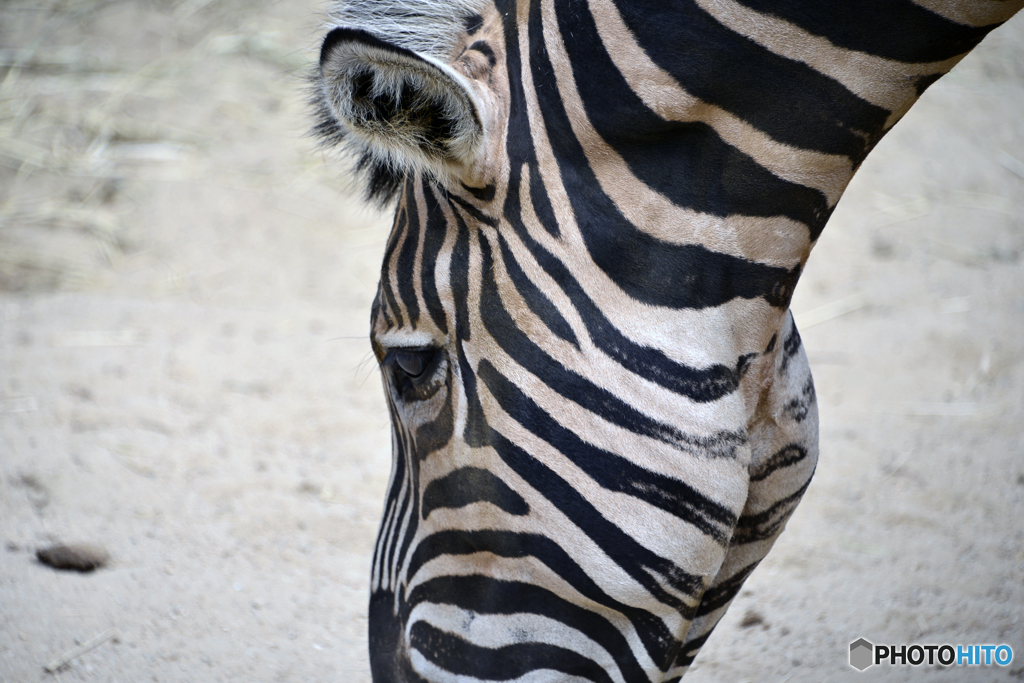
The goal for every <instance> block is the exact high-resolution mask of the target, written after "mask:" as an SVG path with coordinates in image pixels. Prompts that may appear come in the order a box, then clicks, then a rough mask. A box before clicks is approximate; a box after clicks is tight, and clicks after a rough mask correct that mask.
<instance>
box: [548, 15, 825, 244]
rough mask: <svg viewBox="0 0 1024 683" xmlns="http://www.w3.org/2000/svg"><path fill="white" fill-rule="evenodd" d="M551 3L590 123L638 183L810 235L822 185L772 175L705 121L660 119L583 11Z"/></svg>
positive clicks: (721, 212) (675, 198)
mask: <svg viewBox="0 0 1024 683" xmlns="http://www.w3.org/2000/svg"><path fill="white" fill-rule="evenodd" d="M556 7H557V8H558V9H557V11H558V19H559V24H560V26H561V32H562V39H563V41H564V43H565V48H566V50H567V51H568V53H569V59H570V62H571V63H572V67H573V73H574V74H575V76H576V79H575V80H576V87H577V89H578V90H579V94H580V98H581V99H582V101H583V105H584V107H585V108H586V111H587V116H588V118H589V119H590V123H591V125H593V126H594V129H595V130H596V131H597V132H598V133H599V134H600V135H601V137H602V138H604V140H605V142H607V143H608V144H609V145H611V146H612V148H613V149H615V151H616V152H618V153H619V154H620V155H621V156H622V157H623V159H624V160H625V161H626V163H627V164H628V165H629V168H630V170H631V171H632V172H633V173H634V174H635V175H636V176H637V177H638V178H639V179H640V180H641V181H643V183H644V184H645V185H647V186H648V187H650V188H652V189H654V190H657V191H658V192H660V193H661V194H663V195H665V196H666V197H668V198H669V199H671V200H672V202H673V203H675V204H677V205H679V206H683V207H687V208H691V209H694V210H696V211H700V212H702V213H709V214H713V215H715V216H722V217H724V216H728V215H734V214H741V215H744V216H785V217H787V218H790V219H792V220H794V221H799V222H801V223H803V224H804V225H806V226H807V227H808V229H809V230H810V232H811V239H812V240H814V239H817V237H818V235H819V234H820V233H821V228H822V227H824V225H825V221H826V219H827V218H828V216H829V215H830V214H831V210H830V207H829V205H828V199H827V198H826V197H825V195H824V194H823V193H822V192H820V191H818V190H815V189H813V188H809V187H806V186H804V185H799V184H797V183H792V182H789V181H786V180H783V179H782V178H780V177H778V176H776V175H774V174H773V173H771V172H770V171H768V170H767V169H765V168H764V167H762V166H760V165H759V164H758V163H757V162H756V161H755V160H754V159H752V158H751V157H749V156H747V155H746V154H744V153H743V152H741V151H739V150H738V149H736V148H735V147H733V146H732V145H730V144H728V143H726V142H725V141H724V140H722V138H721V137H719V135H718V133H717V132H715V130H714V129H713V128H712V127H711V126H709V125H708V124H706V123H703V122H679V121H666V120H664V119H662V118H661V117H660V116H658V115H657V114H655V113H654V112H653V111H651V110H650V109H648V107H647V106H646V105H645V104H644V102H643V101H642V100H641V99H640V98H639V97H638V96H637V95H636V94H635V93H634V92H633V90H632V88H631V87H630V85H629V83H627V81H626V79H625V78H624V77H623V76H622V74H621V73H620V72H619V70H618V68H617V67H616V66H615V63H614V62H613V61H612V58H611V56H609V54H608V52H607V50H606V48H605V46H604V44H603V42H602V41H601V37H600V36H599V35H598V33H597V26H596V24H595V23H594V20H593V17H591V15H590V13H589V12H575V11H572V9H570V7H569V6H568V5H566V4H561V5H557V6H556Z"/></svg>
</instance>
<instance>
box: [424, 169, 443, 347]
mask: <svg viewBox="0 0 1024 683" xmlns="http://www.w3.org/2000/svg"><path fill="white" fill-rule="evenodd" d="M422 185H423V197H424V199H425V200H426V201H425V203H426V211H425V213H426V215H425V216H424V218H425V221H424V222H425V223H426V225H425V227H424V229H423V233H424V234H423V258H422V260H421V266H420V267H421V277H420V282H421V287H422V289H423V301H424V303H425V304H426V307H427V313H429V314H430V319H431V320H433V321H434V325H436V326H437V329H439V330H440V331H441V333H442V334H448V322H447V320H446V316H445V313H444V306H443V305H442V304H441V297H439V296H438V295H437V283H436V282H435V280H434V278H435V275H436V271H435V270H434V268H435V264H436V263H437V255H438V254H439V253H441V247H442V246H443V245H444V239H445V236H446V235H447V233H448V223H447V221H446V220H445V215H444V213H443V212H442V211H441V207H440V206H439V205H438V201H437V197H435V196H434V188H433V186H432V185H431V184H430V183H422Z"/></svg>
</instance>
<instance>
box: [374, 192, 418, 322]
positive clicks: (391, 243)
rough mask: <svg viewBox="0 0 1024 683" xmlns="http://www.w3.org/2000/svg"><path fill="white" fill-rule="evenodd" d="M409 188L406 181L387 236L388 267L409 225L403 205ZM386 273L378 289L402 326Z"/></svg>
mask: <svg viewBox="0 0 1024 683" xmlns="http://www.w3.org/2000/svg"><path fill="white" fill-rule="evenodd" d="M411 188H412V184H411V183H409V182H407V183H406V184H405V189H404V191H403V193H402V201H401V202H400V203H399V205H398V206H399V209H398V213H396V214H395V224H394V225H393V226H392V228H391V234H390V235H389V236H388V244H387V247H386V248H385V249H384V265H385V267H388V268H389V267H390V264H391V260H392V256H393V254H394V253H395V250H396V249H397V248H398V244H399V242H400V241H401V239H402V236H403V235H405V232H406V230H407V229H408V227H409V215H408V213H407V212H406V210H405V206H406V204H408V199H407V197H408V196H409V195H410V194H411ZM387 275H388V273H387V271H385V272H384V273H382V274H381V278H380V291H382V292H384V300H385V301H386V302H387V304H388V306H387V307H388V309H389V311H390V313H391V316H393V317H394V319H395V320H396V321H397V323H398V326H399V327H402V326H404V325H405V318H404V316H402V311H401V310H400V309H399V307H398V301H397V300H396V299H395V292H394V290H393V289H392V288H391V278H390V277H388V276H387Z"/></svg>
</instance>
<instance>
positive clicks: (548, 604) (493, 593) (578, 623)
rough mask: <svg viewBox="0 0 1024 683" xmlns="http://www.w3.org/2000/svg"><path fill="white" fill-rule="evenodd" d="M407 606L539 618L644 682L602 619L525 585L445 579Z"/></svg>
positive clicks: (423, 587) (428, 585)
mask: <svg viewBox="0 0 1024 683" xmlns="http://www.w3.org/2000/svg"><path fill="white" fill-rule="evenodd" d="M409 602H410V603H412V604H419V603H421V602H430V603H434V604H446V605H455V606H457V607H461V608H463V609H466V610H469V611H471V612H473V613H476V614H522V613H528V614H538V615H541V616H545V617H548V618H549V619H552V620H554V621H558V622H560V623H562V624H565V625H566V626H567V627H568V628H571V629H575V630H576V631H579V632H581V633H583V634H584V635H586V636H587V637H588V638H590V639H591V640H593V641H594V642H596V643H597V644H598V645H600V646H601V647H602V648H604V650H605V651H606V652H608V653H609V654H610V655H611V657H612V658H613V659H614V660H615V663H616V664H618V668H619V671H620V672H621V673H622V678H623V679H625V680H627V681H645V680H647V676H646V674H645V673H644V670H643V668H642V667H641V666H640V664H639V663H638V662H637V661H636V658H635V657H634V656H633V651H632V649H631V648H630V645H629V641H627V640H626V638H625V637H624V636H623V635H622V632H621V631H619V629H617V628H615V627H614V626H613V625H612V624H611V623H609V622H608V619H607V617H606V616H605V615H603V614H601V613H598V612H595V611H592V610H589V609H584V608H583V607H580V606H579V605H574V604H573V603H571V602H569V601H568V600H566V599H565V598H563V597H562V596H560V595H558V594H556V593H553V592H551V591H550V590H547V589H546V588H541V587H539V586H534V585H532V584H528V583H521V582H511V581H499V580H497V579H492V578H490V577H487V576H480V575H472V576H445V577H441V578H437V579H432V580H430V581H427V582H425V583H423V584H420V585H418V586H417V587H416V588H415V589H413V591H412V592H411V593H410V594H409Z"/></svg>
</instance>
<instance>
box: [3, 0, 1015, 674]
mask: <svg viewBox="0 0 1024 683" xmlns="http://www.w3.org/2000/svg"><path fill="white" fill-rule="evenodd" d="M322 10H323V7H322V6H321V5H318V4H317V3H314V2H310V1H309V0H279V1H272V0H255V1H250V2H246V3H242V2H239V1H238V0H182V1H171V0H149V1H145V0H108V1H106V2H101V1H92V2H87V1H84V0H62V1H53V0H32V1H31V2H29V1H27V0H6V1H5V2H0V544H2V546H3V547H0V681H4V682H6V681H35V680H39V679H42V678H46V677H51V676H52V677H53V678H56V679H58V680H67V681H126V680H131V681H146V680H156V681H222V680H223V681H237V680H252V681H307V680H308V681H325V680H336V681H356V682H359V681H368V680H369V675H368V671H367V664H366V662H367V656H366V605H365V603H366V598H367V590H368V581H369V576H368V574H369V560H370V554H371V552H372V543H373V538H374V534H375V531H376V525H377V522H378V519H379V515H380V507H381V503H382V500H383V492H384V486H385V484H386V480H387V476H388V473H389V469H390V459H391V457H390V436H389V429H388V421H387V414H386V411H385V407H384V400H383V396H382V393H381V390H380V385H379V379H378V376H377V371H376V364H375V362H374V361H373V358H372V356H371V355H370V353H369V344H368V342H367V338H366V337H367V332H368V319H369V306H370V302H371V299H372V297H373V293H374V291H375V288H376V281H377V276H378V273H379V268H380V260H381V256H382V252H383V245H384V241H385V239H386V236H387V228H388V220H387V217H386V216H381V215H378V214H375V213H373V212H371V211H370V210H368V209H366V208H364V207H363V206H362V205H361V203H360V202H359V201H358V199H357V198H355V197H353V195H352V193H351V192H350V185H349V182H348V180H347V178H346V176H345V175H344V173H343V171H342V169H341V167H340V166H339V164H337V163H335V162H332V161H331V160H330V159H329V158H325V156H324V155H323V154H321V153H320V152H318V151H317V150H316V145H315V143H314V141H312V140H311V139H309V138H308V137H307V136H306V131H307V129H308V126H309V121H308V116H307V111H306V107H305V104H304V98H305V95H304V93H303V88H304V84H303V81H302V75H303V73H304V71H305V70H306V69H307V67H308V65H309V64H311V63H312V61H313V59H314V56H315V54H316V43H317V39H318V34H319V33H320V22H321V21H322ZM1022 112H1024V17H1017V18H1016V19H1015V20H1013V21H1011V22H1010V23H1009V24H1008V25H1007V26H1005V27H1003V28H1002V29H1000V30H998V31H997V32H995V33H994V34H993V35H992V36H990V37H989V38H988V40H987V42H986V43H984V44H983V46H982V47H981V48H980V49H979V50H978V51H976V53H975V54H973V55H972V56H971V57H969V58H968V59H967V60H965V61H964V62H963V63H962V64H961V65H959V66H958V67H956V69H954V71H953V73H951V74H950V75H949V76H948V77H946V78H945V79H944V80H942V81H940V82H939V83H938V84H936V85H935V86H933V87H932V88H931V90H929V92H928V93H927V94H926V96H925V98H924V99H923V100H922V101H921V102H920V103H919V104H918V105H917V106H916V107H915V109H914V110H912V111H911V113H910V114H908V116H907V117H906V119H905V120H904V121H903V122H901V123H900V124H899V125H898V126H897V127H896V129H895V131H894V132H893V133H891V134H890V135H889V136H888V137H887V138H886V139H885V140H884V141H883V142H882V144H881V145H880V146H879V147H878V149H877V150H876V152H875V153H874V154H873V156H872V157H871V158H870V159H869V160H868V161H867V162H866V164H865V165H864V168H863V169H862V171H861V172H860V173H859V175H858V176H857V177H856V178H855V180H854V182H853V184H851V186H850V189H849V191H848V192H847V196H846V197H845V198H844V199H843V201H842V202H841V204H840V208H839V209H838V210H837V212H836V214H835V216H834V218H833V220H832V222H831V223H830V225H829V226H828V228H826V230H825V233H824V236H823V237H822V239H821V241H820V243H819V245H818V247H817V249H816V252H815V254H814V256H813V257H812V259H811V264H810V267H809V268H808V270H807V272H806V274H805V275H804V277H803V281H802V284H801V286H800V288H799V289H798V292H797V297H796V300H795V302H794V310H795V312H796V314H797V321H798V324H799V325H800V326H801V328H802V332H803V337H804V341H805V344H806V346H807V348H808V351H809V355H810V358H811V363H812V366H813V367H814V371H815V377H816V382H817V390H818V395H819V402H820V407H821V414H822V418H821V421H822V455H821V461H820V465H819V469H818V474H817V476H816V479H815V481H814V483H813V484H812V486H811V489H810V491H809V492H808V494H807V496H806V497H805V501H804V503H803V504H802V506H801V508H800V509H799V510H798V511H797V513H796V516H795V517H794V519H793V521H792V522H791V524H790V528H789V530H788V531H787V532H786V534H784V535H783V537H782V540H780V541H779V543H778V545H777V547H776V549H775V550H774V551H773V553H772V554H771V555H769V557H768V559H767V560H766V561H765V562H764V564H763V565H762V567H761V568H760V569H759V570H758V572H756V573H755V574H754V576H753V578H752V579H751V580H750V581H749V582H748V586H747V588H745V590H744V591H743V593H742V594H741V595H740V597H739V598H738V599H737V602H736V604H735V606H734V607H733V608H732V610H731V611H730V613H729V615H728V616H727V617H726V619H725V621H724V622H723V624H722V625H721V626H720V628H719V630H718V631H717V632H716V634H715V636H714V637H713V638H712V639H711V641H710V643H709V644H708V646H707V647H706V648H705V651H704V653H703V654H702V655H701V657H700V658H698V660H697V665H696V667H695V669H694V671H693V673H692V674H691V677H692V679H693V680H695V681H745V680H750V681H753V680H790V681H815V682H817V681H821V680H845V679H847V678H851V679H852V678H853V677H854V676H856V675H859V674H856V672H853V670H852V669H849V668H848V667H847V666H846V656H847V647H848V643H849V642H850V641H852V640H855V639H856V638H858V637H865V638H867V639H868V640H871V641H872V642H884V643H912V642H921V643H944V642H950V643H982V644H983V643H1007V644H1009V645H1011V646H1012V647H1013V648H1014V651H1015V653H1016V659H1015V661H1014V663H1013V664H1011V665H1010V666H1009V667H1007V668H1004V669H999V670H997V671H992V670H972V671H966V672H965V671H963V670H959V671H938V670H935V669H929V670H927V671H925V670H924V669H923V668H922V669H910V668H906V669H891V670H878V669H875V670H873V671H872V672H871V673H872V674H874V675H873V678H875V679H877V678H880V679H883V680H894V681H896V680H917V679H918V678H920V677H922V676H925V677H927V678H928V679H929V680H939V679H943V680H951V681H952V680H985V681H989V680H1007V681H1012V680H1024V623H1022V616H1021V615H1022V613H1024V610H1022V609H1021V606H1022V605H1024V429H1022V427H1021V425H1022V423H1024V408H1022V398H1024V343H1022V337H1024V286H1022V285H1024V271H1022V258H1024V114H1022ZM56 542H88V543H95V544H100V545H102V546H104V547H105V548H106V549H107V550H108V551H109V552H110V554H111V556H112V559H111V561H110V563H109V565H108V566H106V567H105V568H102V569H100V570H98V571H96V572H94V573H91V574H78V573H74V572H57V571H55V570H53V569H51V568H49V567H46V566H44V565H42V564H40V563H38V562H37V561H36V559H35V551H36V549H37V548H40V547H44V546H47V545H50V544H52V543H56ZM97 636H99V637H100V639H101V640H102V642H101V643H100V644H99V645H97V646H96V647H94V648H93V649H91V650H89V651H88V652H86V653H84V654H81V655H79V656H76V657H73V658H71V659H70V661H68V662H66V663H63V664H62V665H61V666H60V667H59V668H58V667H52V668H55V669H56V672H55V673H52V674H50V673H47V672H46V671H45V670H44V667H47V666H50V665H52V664H54V663H58V664H60V663H61V662H62V661H63V659H67V658H66V657H62V655H67V654H74V653H75V652H76V647H78V646H81V645H83V644H84V645H89V644H91V643H92V642H95V640H94V639H95V638H96V637H97ZM972 677H975V678H972ZM687 680H690V678H688V679H687Z"/></svg>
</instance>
